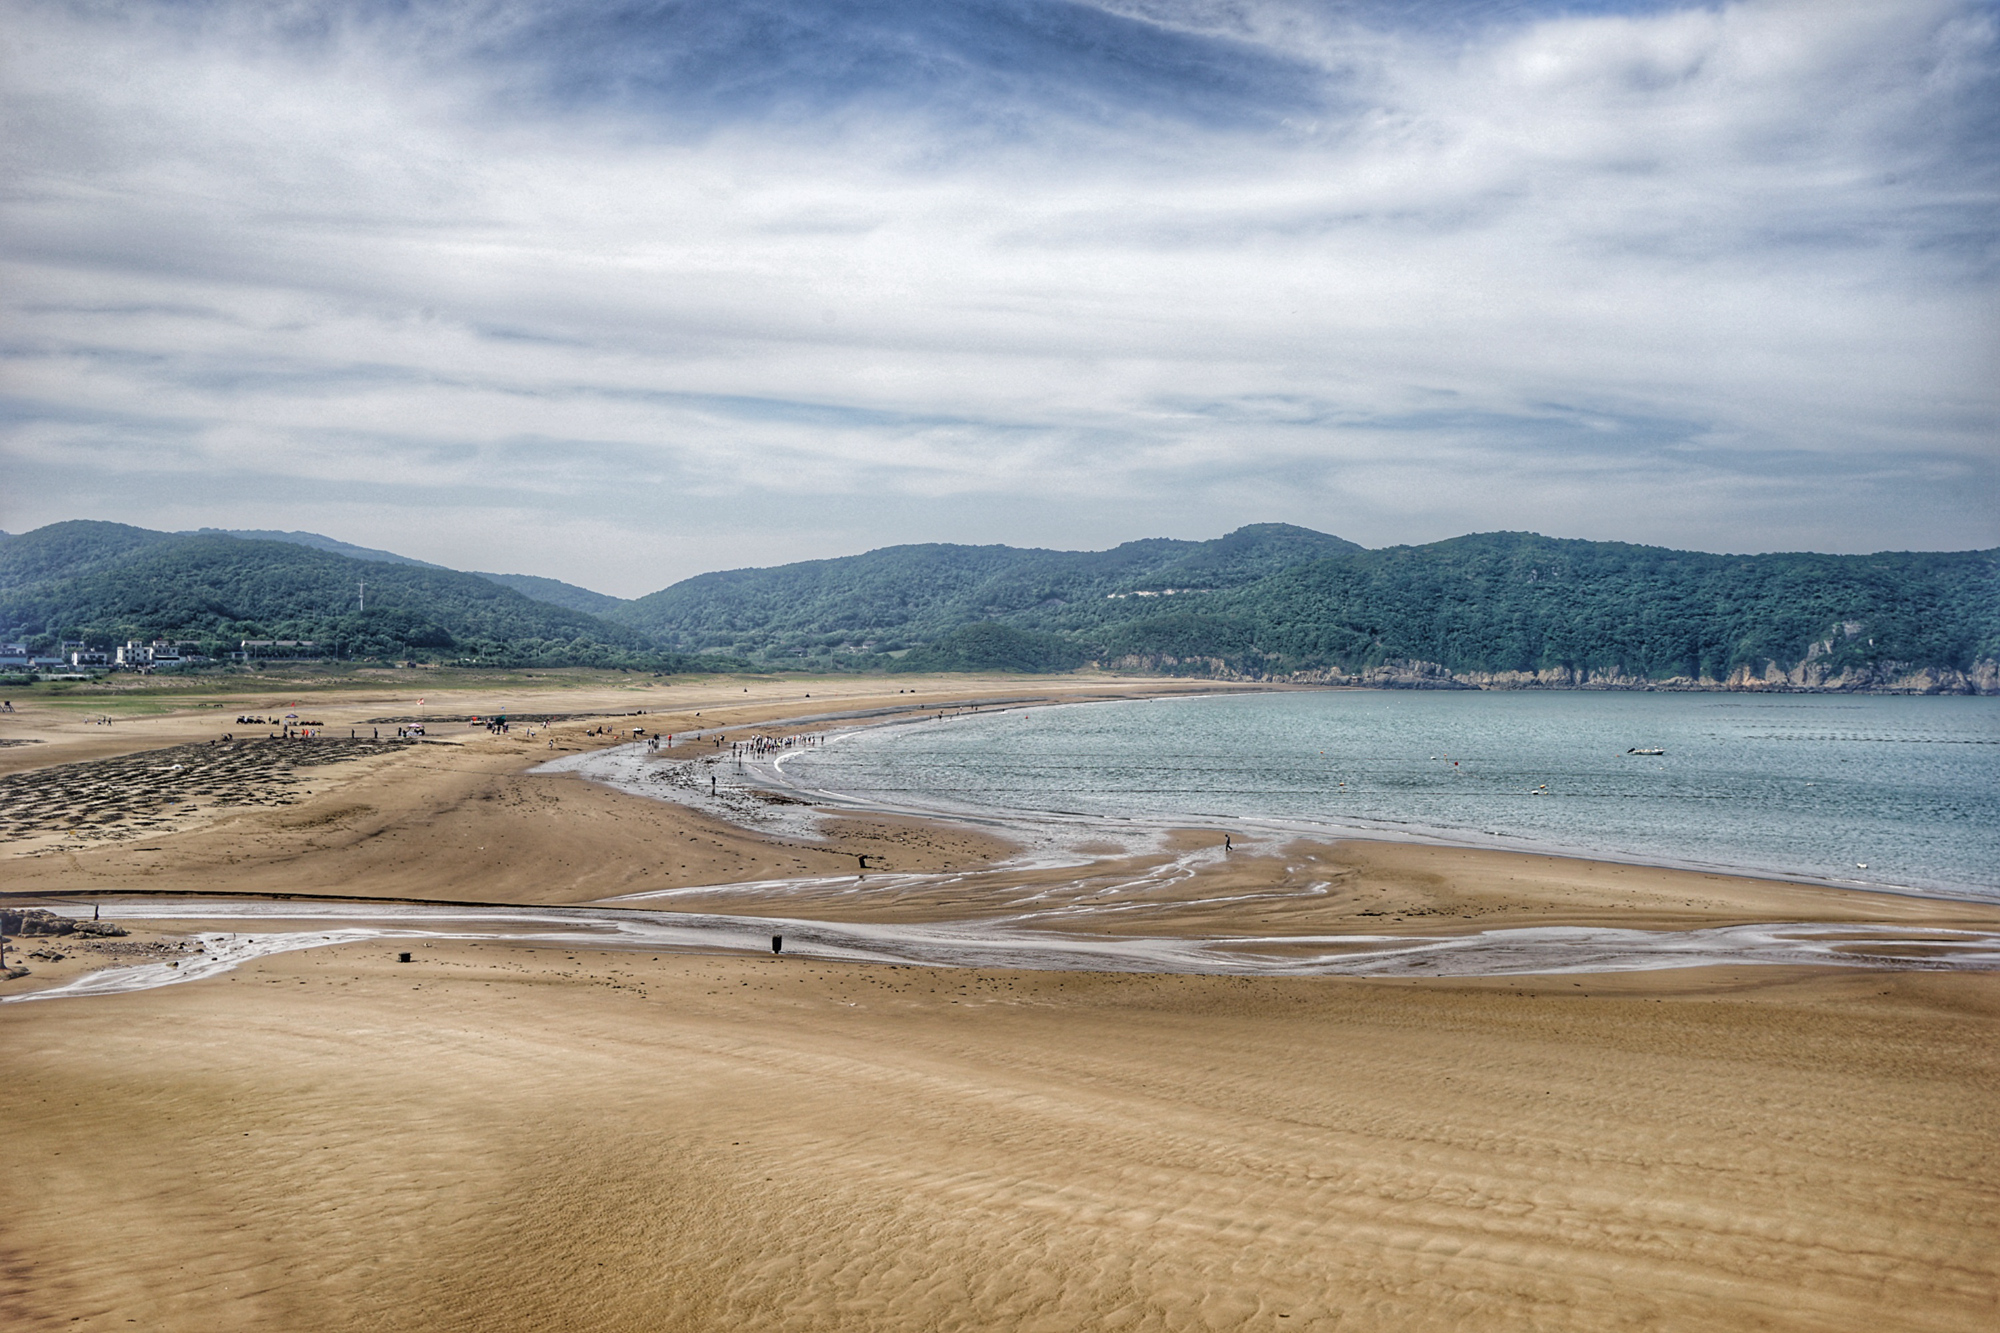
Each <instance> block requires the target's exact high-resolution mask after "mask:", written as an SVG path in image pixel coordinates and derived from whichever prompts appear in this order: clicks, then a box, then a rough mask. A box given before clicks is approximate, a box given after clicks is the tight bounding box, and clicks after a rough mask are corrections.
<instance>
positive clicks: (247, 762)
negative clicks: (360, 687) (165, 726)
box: [0, 736, 424, 842]
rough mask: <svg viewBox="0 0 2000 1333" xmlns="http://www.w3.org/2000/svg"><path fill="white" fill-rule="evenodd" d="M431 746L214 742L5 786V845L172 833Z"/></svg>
mask: <svg viewBox="0 0 2000 1333" xmlns="http://www.w3.org/2000/svg"><path fill="white" fill-rule="evenodd" d="M423 743H424V742H422V741H414V740H369V739H360V738H357V739H352V740H348V739H342V738H338V737H332V736H313V737H310V738H305V739H280V738H265V737H259V738H257V739H254V740H240V741H238V740H227V741H207V742H199V743H195V744H190V745H175V746H170V747H168V748H166V749H162V750H146V751H141V752H139V753H137V754H126V755H118V756H115V757H113V758H110V759H93V760H88V761H85V762H82V763H74V764H53V765H51V766H49V767H47V768H38V769H32V770H30V771H28V772H25V773H11V774H8V775H7V776H5V777H0V838H25V837H30V836H33V835H36V834H49V833H61V834H67V835H69V836H70V837H72V838H75V839H78V840H82V841H85V842H105V841H113V840H118V839H124V838H137V837H144V836H147V835H148V834H152V833H158V832H163V831H166V830H167V829H168V828H170V827H171V826H172V825H173V824H174V823H176V822H177V821H178V819H179V817H181V816H183V815H185V814H187V813H188V812H189V811H190V809H191V808H192V807H194V806H195V805H196V804H197V803H198V804H199V805H202V806H206V807H209V808H217V807H256V806H277V805H290V804H292V803H293V802H294V801H296V800H298V799H299V790H298V789H299V788H300V787H301V786H302V785H303V783H304V782H305V780H306V779H305V777H304V775H303V774H302V773H301V772H300V770H302V769H309V768H316V767H320V766H323V765H327V764H340V763H349V762H352V761H354V760H359V759H367V758H370V757H373V756H375V755H381V754H387V753H391V752H393V751H396V750H400V749H403V748H405V747H407V746H410V745H421V744H423Z"/></svg>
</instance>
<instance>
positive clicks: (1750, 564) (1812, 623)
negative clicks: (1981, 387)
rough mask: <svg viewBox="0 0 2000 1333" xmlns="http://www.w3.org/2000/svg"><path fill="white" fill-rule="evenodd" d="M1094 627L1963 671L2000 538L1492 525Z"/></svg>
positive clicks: (1398, 648) (1219, 643) (1220, 641)
mask: <svg viewBox="0 0 2000 1333" xmlns="http://www.w3.org/2000/svg"><path fill="white" fill-rule="evenodd" d="M1101 637H1103V638H1104V639H1105V640H1106V643H1105V647H1106V649H1107V651H1112V652H1118V651H1122V652H1125V653H1138V654H1147V653H1152V654H1161V655H1171V656H1176V657H1187V656H1204V655H1206V656H1214V657H1221V658H1225V659H1229V660H1230V661H1231V662H1232V663H1233V664H1235V665H1237V666H1239V667H1244V668H1249V669H1262V670H1270V671H1280V672H1283V671H1297V670H1309V669H1313V668H1320V667H1330V666H1331V667H1340V668H1343V669H1345V670H1349V671H1354V670H1363V669H1367V668H1369V667H1372V666H1376V665H1379V664H1381V663H1383V662H1387V661H1393V660H1404V661H1423V662H1432V663H1437V664H1439V665H1442V666H1444V667H1448V668H1450V669H1451V670H1453V671H1456V672H1461V673H1470V674H1497V673H1531V672H1541V671H1549V670H1558V671H1568V672H1572V673H1576V674H1588V673H1600V674H1603V675H1607V676H1616V675H1623V676H1630V677H1640V678H1647V679H1655V680H1660V679H1669V678H1674V677H1685V678H1691V679H1703V678H1707V679H1724V678H1726V677H1728V676H1729V675H1730V674H1731V673H1732V672H1736V671H1738V670H1740V669H1748V670H1750V671H1752V672H1760V673H1761V672H1762V671H1763V670H1764V669H1765V666H1766V664H1775V665H1776V666H1777V667H1778V668H1779V669H1780V670H1791V669H1793V668H1796V667H1798V666H1800V665H1801V664H1805V663H1809V664H1810V665H1811V666H1812V668H1813V670H1814V671H1815V672H1817V673H1818V674H1819V675H1820V676H1822V677H1832V676H1839V675H1840V674H1841V673H1843V672H1846V673H1848V675H1849V676H1850V677H1853V676H1857V675H1861V674H1866V673H1868V672H1884V671H1894V670H1897V669H1898V668H1899V667H1900V666H1907V667H1912V668H1917V669H1936V670H1945V671H1958V672H1970V671H1972V670H1974V668H1975V666H1976V664H1977V663H1979V662H1981V661H1987V662H1991V661H1992V660H1993V659H1994V658H1996V657H2000V552H1994V551H1986V552H1960V553H1951V554H1936V553H1891V554H1881V555H1868V556H1832V555H1815V554H1788V555H1759V556H1724V555H1709V554H1705V553H1701V552H1689V551H1672V550H1665V549H1662V548H1659V547H1647V546H1629V545H1625V544H1622V543H1616V542H1585V541H1562V540H1556V539H1552V538H1547V537H1541V536H1536V535H1534V534H1530V533H1488V534H1482V535H1479V536H1472V537H1460V538H1456V539H1454V540H1451V541H1445V542H1437V543H1434V544H1432V545H1428V546H1414V547H1392V548H1389V549H1386V550H1380V551H1363V552H1355V553H1349V554H1348V555H1346V556H1343V557H1339V558H1335V559H1331V560H1323V561H1317V562H1314V563H1312V564H1309V565H1305V566H1301V567H1299V568H1296V569H1293V570H1288V571H1286V572H1284V573H1282V574H1279V575H1276V576H1274V577H1272V578H1269V579H1266V580H1263V581H1261V582H1259V583H1257V584H1255V585H1253V586H1251V587H1248V588H1245V589H1242V590H1240V591H1238V592H1236V593H1233V594H1229V595H1224V596H1219V597H1216V598H1205V599H1200V600H1199V601H1198V602H1197V603H1194V604H1190V605H1189V607H1188V608H1187V610H1186V611H1185V612H1183V613H1181V614H1179V615H1174V616H1161V617H1155V618H1152V619H1149V620H1138V621H1130V622H1127V623H1125V624H1122V625H1119V626H1116V627H1115V628H1113V629H1110V630H1109V631H1108V632H1107V633H1105V634H1104V635H1103V636H1101Z"/></svg>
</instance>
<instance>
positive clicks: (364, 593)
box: [361, 579, 368, 615]
mask: <svg viewBox="0 0 2000 1333" xmlns="http://www.w3.org/2000/svg"><path fill="white" fill-rule="evenodd" d="M361 611H362V614H363V615H366V614H367V612H368V580H367V579H363V580H361Z"/></svg>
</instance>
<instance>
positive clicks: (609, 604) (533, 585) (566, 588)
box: [479, 570, 625, 616]
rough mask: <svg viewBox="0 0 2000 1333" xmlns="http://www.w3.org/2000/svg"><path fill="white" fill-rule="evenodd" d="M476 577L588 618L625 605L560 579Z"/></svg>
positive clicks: (613, 598)
mask: <svg viewBox="0 0 2000 1333" xmlns="http://www.w3.org/2000/svg"><path fill="white" fill-rule="evenodd" d="M479 577H480V578H482V579H490V580H492V581H493V582H494V583H497V584H499V585H500V586H501V587H503V588H512V589H513V590H514V591H515V592H518V593H520V594H521V595H522V596H523V597H532V598H534V599H535V600H536V601H538V602H547V603H548V604H549V605H551V606H560V607H566V608H567V609H569V610H571V611H582V612H584V613H585V614H587V615H593V616H601V615H604V614H605V613H606V612H609V611H615V610H617V609H618V608H619V607H621V606H624V605H625V599H624V598H623V597H613V596H612V595H611V594H610V593H607V592H592V591H591V590H590V589H589V588H579V587H578V586H577V585H576V584H574V583H564V582H563V581H562V580H561V579H545V578H543V577H542V576H541V575H539V574H488V573H486V572H484V571H483V570H482V571H479Z"/></svg>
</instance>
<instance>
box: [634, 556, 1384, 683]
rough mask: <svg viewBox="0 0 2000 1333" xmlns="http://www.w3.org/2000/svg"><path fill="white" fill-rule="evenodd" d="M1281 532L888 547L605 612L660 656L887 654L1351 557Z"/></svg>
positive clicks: (712, 580)
mask: <svg viewBox="0 0 2000 1333" xmlns="http://www.w3.org/2000/svg"><path fill="white" fill-rule="evenodd" d="M1360 549H1361V548H1360V547H1358V546H1355V545H1354V544H1353V543H1352V542H1346V541H1342V540H1341V539H1340V538H1338V537H1329V536H1327V535H1326V534H1325V533H1320V532H1312V531H1310V530H1308V529H1306V528H1296V527H1290V526H1288V525H1286V524H1282V523H1267V524H1259V525H1256V526H1254V527H1247V528H1243V529H1241V530H1239V531H1237V532H1233V533H1231V534H1230V535H1229V536H1227V537H1221V538H1218V539H1216V540H1214V541H1206V542H1186V541H1170V540H1167V539H1164V538H1156V539H1152V540H1148V541H1136V542H1127V543H1125V544H1124V545H1123V546H1118V547H1114V548H1113V549H1111V550H1109V551H1043V550H1021V549H1018V548H1015V547H1011V546H951V545H927V546H890V547H884V548H883V549H881V550H877V551H870V552H868V553H867V554H865V555H856V556H847V557H844V558H841V559H837V560H810V561H806V562H803V563H800V564H795V565H781V566H778V567H776V568H771V569H737V570H730V571H727V572H725V573H719V574H703V575H700V576H698V577H696V578H691V579H688V580H686V581H684V582H681V583H676V584H675V585H673V586H672V587H670V588H666V589H664V590H662V591H660V592H656V593H652V594H650V595H648V596H645V597H641V598H639V599H637V600H636V601H632V602H628V603H626V604H625V605H624V606H622V607H620V608H618V609H616V610H615V611H612V612H610V613H608V618H611V619H615V620H618V621H620V622H622V623H624V624H628V625H632V626H635V627H637V628H640V629H643V630H646V631H648V632H650V633H652V634H655V635H657V636H658V637H659V638H660V640H661V641H662V642H663V643H664V644H666V645H668V646H671V647H675V648H680V649H685V650H692V651H701V650H704V649H715V648H726V649H729V650H732V651H735V652H738V653H743V654H754V655H760V656H764V657H767V658H768V659H770V660H774V661H792V660H800V659H804V660H812V659H824V658H826V657H828V656H830V655H839V654H848V655H851V654H856V653H887V652H897V651H901V650H904V649H909V648H914V647H918V646H921V645H924V644H928V643H931V642H933V641H934V640H937V639H940V638H942V637H943V636H945V635H947V634H950V633H951V632H952V631H954V630H957V629H959V628H962V627H964V626H967V625H972V624H977V623H981V622H986V621H999V622H1006V623H1018V624H1021V625H1023V626H1025V627H1028V628H1035V629H1048V630H1053V631H1066V632H1074V631H1076V630H1079V629H1084V628H1087V627H1090V626H1094V625H1096V624H1098V623H1100V621H1101V619H1102V617H1103V613H1104V610H1105V608H1106V607H1107V606H1110V605H1112V604H1113V603H1116V602H1119V601H1121V600H1122V601H1130V602H1132V603H1133V604H1134V605H1138V606H1148V605H1152V604H1153V600H1154V598H1153V597H1151V596H1148V594H1159V595H1160V596H1161V597H1165V596H1167V595H1169V594H1168V593H1167V590H1169V589H1171V590H1173V592H1172V594H1171V595H1173V596H1184V595H1186V590H1188V589H1204V590H1210V589H1216V588H1230V587H1240V586H1242V585H1244V584H1248V583H1251V582H1254V581H1255V580H1257V579H1260V578H1263V577H1265V576H1266V575H1269V574H1272V573H1275V572H1278V571H1280V570H1284V569H1290V568H1293V567H1295V566H1297V565H1299V564H1301V563H1303V562H1306V561H1310V560H1314V559H1318V558H1320V557H1323V556H1328V555H1333V554H1337V553H1341V552H1352V551H1358V550H1360Z"/></svg>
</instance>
